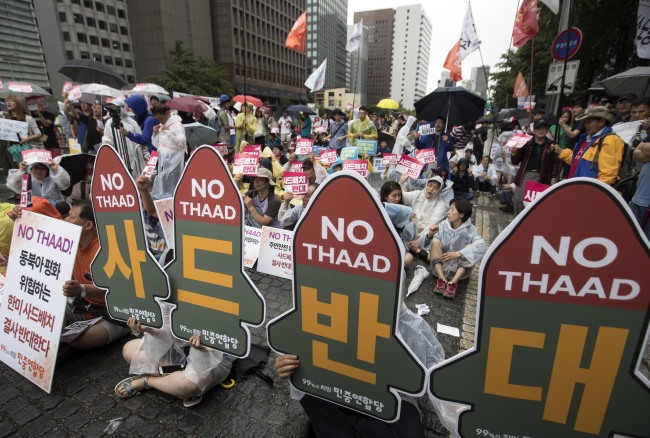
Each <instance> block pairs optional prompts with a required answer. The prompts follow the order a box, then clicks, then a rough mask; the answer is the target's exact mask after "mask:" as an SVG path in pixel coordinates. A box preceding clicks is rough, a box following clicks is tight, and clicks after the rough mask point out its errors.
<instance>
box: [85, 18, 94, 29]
mask: <svg viewBox="0 0 650 438" xmlns="http://www.w3.org/2000/svg"><path fill="white" fill-rule="evenodd" d="M86 24H87V25H88V26H92V27H96V26H97V23H96V21H95V19H94V18H92V17H86Z"/></svg>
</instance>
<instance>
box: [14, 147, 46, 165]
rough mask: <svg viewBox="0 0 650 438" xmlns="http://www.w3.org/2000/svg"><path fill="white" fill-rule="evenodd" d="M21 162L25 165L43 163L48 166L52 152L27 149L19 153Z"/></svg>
mask: <svg viewBox="0 0 650 438" xmlns="http://www.w3.org/2000/svg"><path fill="white" fill-rule="evenodd" d="M21 155H22V156H23V161H26V162H27V164H28V165H29V164H34V163H43V164H50V163H51V162H52V152H50V151H48V150H46V149H27V150H25V151H22V152H21Z"/></svg>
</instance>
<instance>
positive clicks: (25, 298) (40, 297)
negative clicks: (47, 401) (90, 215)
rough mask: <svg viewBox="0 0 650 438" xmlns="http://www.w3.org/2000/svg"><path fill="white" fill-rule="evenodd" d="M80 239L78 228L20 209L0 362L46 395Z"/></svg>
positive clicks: (2, 311)
mask: <svg viewBox="0 0 650 438" xmlns="http://www.w3.org/2000/svg"><path fill="white" fill-rule="evenodd" d="M80 235H81V227H79V226H77V225H73V224H69V223H67V222H64V221H61V220H57V219H52V218H49V217H46V216H42V215H40V214H36V213H32V212H30V211H27V210H23V213H22V216H21V217H20V218H19V219H18V220H16V224H15V226H14V232H13V237H12V240H11V251H10V253H9V266H11V269H10V270H9V272H8V274H7V278H6V282H5V288H4V297H3V300H2V307H1V308H0V320H1V321H2V322H3V325H4V330H3V331H2V332H0V345H1V347H0V360H2V361H3V362H4V363H5V364H7V365H8V366H10V367H11V368H13V369H14V370H16V371H17V372H18V373H20V374H22V375H23V376H24V377H25V378H27V379H28V380H30V381H32V382H33V383H35V384H36V385H37V386H39V387H40V388H41V389H43V390H44V391H46V392H48V393H49V392H50V390H51V388H52V378H53V377H54V367H55V361H56V355H57V351H58V348H59V337H60V334H61V329H62V327H63V320H64V318H65V307H66V301H67V299H66V297H65V296H64V295H63V293H62V292H61V291H62V290H63V284H64V283H65V281H66V280H68V279H70V278H71V277H72V269H73V266H74V263H75V256H76V254H77V246H78V244H79V236H80Z"/></svg>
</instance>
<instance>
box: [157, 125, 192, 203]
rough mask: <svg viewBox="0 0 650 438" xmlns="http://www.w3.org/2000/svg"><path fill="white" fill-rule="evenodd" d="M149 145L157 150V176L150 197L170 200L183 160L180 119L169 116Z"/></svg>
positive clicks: (182, 130) (179, 176) (183, 146)
mask: <svg viewBox="0 0 650 438" xmlns="http://www.w3.org/2000/svg"><path fill="white" fill-rule="evenodd" d="M163 127H164V128H165V129H163ZM151 143H152V144H153V145H154V147H156V149H157V150H158V176H156V178H155V179H154V181H153V187H152V191H151V196H152V197H153V198H154V199H164V198H171V197H172V196H174V190H176V185H177V184H178V181H179V180H180V179H181V175H182V173H183V164H184V160H185V148H186V143H185V128H184V127H183V123H182V121H181V118H180V117H179V116H177V115H171V116H169V119H167V122H165V123H164V125H160V129H159V130H158V132H157V133H156V134H154V135H153V137H151Z"/></svg>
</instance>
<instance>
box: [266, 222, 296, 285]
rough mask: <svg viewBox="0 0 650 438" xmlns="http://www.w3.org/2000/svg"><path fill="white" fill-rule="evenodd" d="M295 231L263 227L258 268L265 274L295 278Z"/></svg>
mask: <svg viewBox="0 0 650 438" xmlns="http://www.w3.org/2000/svg"><path fill="white" fill-rule="evenodd" d="M292 239H293V231H289V230H282V229H280V228H272V227H262V238H261V239H260V253H259V257H258V259H257V270H258V271H259V272H262V273H264V274H270V275H275V276H276V277H282V278H287V279H292V278H293V248H292V244H291V242H292Z"/></svg>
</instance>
